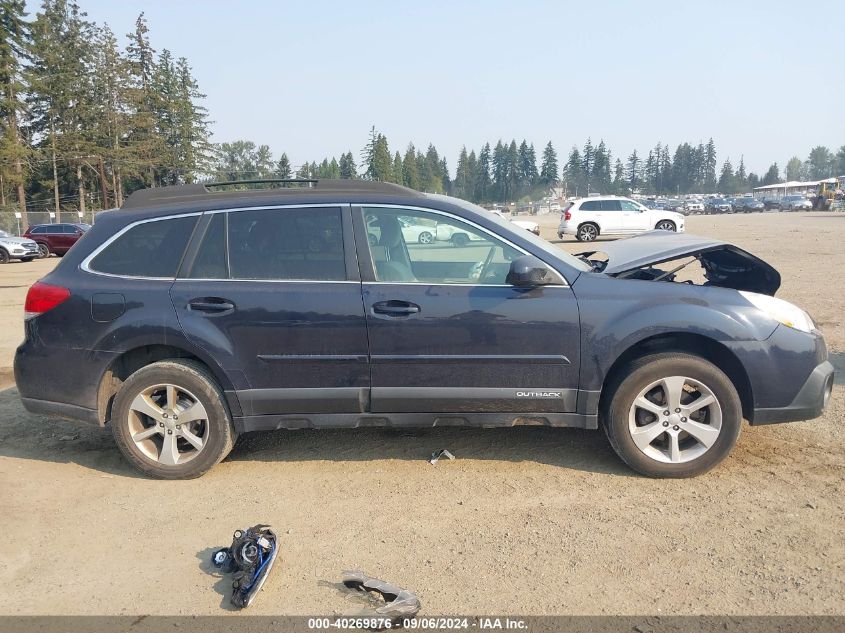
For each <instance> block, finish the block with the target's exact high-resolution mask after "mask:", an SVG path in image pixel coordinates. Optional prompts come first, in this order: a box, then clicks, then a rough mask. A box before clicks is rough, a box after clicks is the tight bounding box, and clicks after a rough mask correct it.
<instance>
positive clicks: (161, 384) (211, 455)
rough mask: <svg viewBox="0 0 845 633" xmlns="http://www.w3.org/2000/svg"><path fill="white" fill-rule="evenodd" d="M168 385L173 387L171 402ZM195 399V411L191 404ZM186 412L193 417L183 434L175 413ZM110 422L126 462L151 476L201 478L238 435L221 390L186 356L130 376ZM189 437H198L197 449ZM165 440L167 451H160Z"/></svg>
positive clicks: (204, 369) (146, 368) (122, 389)
mask: <svg viewBox="0 0 845 633" xmlns="http://www.w3.org/2000/svg"><path fill="white" fill-rule="evenodd" d="M167 385H170V386H175V391H174V393H175V394H176V397H175V398H172V400H170V392H169V390H168V389H167V388H166V386H167ZM143 396H146V397H143ZM171 402H174V403H176V404H175V406H173V405H171V404H170V403H171ZM150 403H152V406H150ZM157 403H158V404H160V405H162V406H157ZM197 403H198V404H199V405H201V408H200V409H194V408H193V407H194V405H196V404H197ZM142 410H145V411H149V412H151V413H156V414H158V413H161V412H163V416H162V417H157V416H156V417H153V416H152V415H149V414H147V413H141V412H140V411H142ZM191 410H192V411H194V412H195V413H194V415H197V417H196V419H194V420H192V421H191V422H189V423H188V424H190V425H191V426H190V432H189V433H187V434H186V430H187V429H185V428H184V424H185V423H184V422H181V423H179V422H178V419H177V418H176V417H175V416H174V412H178V413H179V414H180V415H182V416H183V419H184V416H185V415H189V414H188V413H187V412H188V411H191ZM164 418H167V419H164ZM109 424H110V426H111V429H112V435H113V436H114V440H115V442H116V443H117V446H118V448H119V449H120V452H121V453H123V456H124V457H125V458H126V459H127V461H128V462H129V463H130V464H132V465H133V466H134V467H135V468H137V469H138V470H140V471H141V472H143V473H144V474H146V475H148V476H150V477H154V478H156V479H194V478H196V477H200V476H201V475H204V474H205V473H206V472H207V471H208V470H210V469H211V468H212V467H213V466H214V465H215V464H217V463H218V462H220V461H221V460H223V458H225V457H226V455H228V454H229V452H230V451H231V450H232V447H233V446H234V445H235V440H236V439H237V434H236V433H235V429H234V427H233V426H232V418H231V415H230V414H229V408H228V406H227V405H226V401H225V399H224V397H223V391H222V390H221V389H220V387H219V385H218V384H217V382H216V381H215V380H214V378H213V377H212V376H211V374H210V373H209V372H208V370H207V369H206V368H205V367H204V366H203V365H201V364H200V363H197V362H195V361H191V360H181V359H180V360H176V359H174V360H164V361H159V362H157V363H153V364H151V365H147V366H146V367H143V368H142V369H139V370H138V371H136V372H135V373H134V374H132V375H131V376H129V378H127V379H126V381H125V382H124V383H123V385H121V387H120V391H118V393H117V395H116V396H115V399H114V406H113V407H112V419H111V422H110V423H109ZM165 431H167V433H166V434H165ZM171 431H172V432H171ZM142 434H144V436H143V437H141V438H140V439H139V438H138V436H139V435H142ZM133 436H135V439H133ZM189 437H193V441H197V440H199V441H201V447H200V448H199V449H197V448H196V447H195V445H192V443H193V442H189V441H188V438H189ZM136 440H138V441H137V442H136ZM165 443H167V446H169V447H171V449H172V450H171V451H165ZM165 453H168V454H167V455H165ZM174 453H175V456H174ZM171 462H172V463H171Z"/></svg>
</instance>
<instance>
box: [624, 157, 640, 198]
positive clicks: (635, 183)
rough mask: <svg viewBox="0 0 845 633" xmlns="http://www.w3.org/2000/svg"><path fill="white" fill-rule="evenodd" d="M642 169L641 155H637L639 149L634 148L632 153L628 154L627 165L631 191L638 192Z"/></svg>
mask: <svg viewBox="0 0 845 633" xmlns="http://www.w3.org/2000/svg"><path fill="white" fill-rule="evenodd" d="M640 170H641V165H640V157H639V156H637V150H634V151H633V152H631V155H630V156H628V165H627V167H626V175H627V177H628V188H629V189H630V190H631V193H634V192H636V190H637V188H638V187H639V186H640V178H641V176H640Z"/></svg>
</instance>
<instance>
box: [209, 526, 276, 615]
mask: <svg viewBox="0 0 845 633" xmlns="http://www.w3.org/2000/svg"><path fill="white" fill-rule="evenodd" d="M278 551H279V545H278V540H277V539H276V533H275V532H273V530H271V529H270V526H269V525H260V524H259V525H256V526H254V527H251V528H249V529H248V530H236V531H235V534H234V535H233V538H232V544H231V545H230V546H229V547H227V548H224V549H220V550H217V551H216V552H214V556H212V559H211V562H212V563H213V564H214V566H215V567H217V568H219V569H220V571H222V572H223V573H224V574H230V573H232V574H234V575H233V576H232V600H231V601H232V604H233V605H234V606H236V607H238V608H239V609H243V608H245V607H248V606H249V605H251V604H252V601H253V600H254V599H255V596H256V594H257V593H258V592H259V591H260V590H261V587H262V586H263V585H264V581H265V580H267V575H268V574H269V573H270V570H271V569H272V568H273V563H274V562H275V561H276V555H277V554H278Z"/></svg>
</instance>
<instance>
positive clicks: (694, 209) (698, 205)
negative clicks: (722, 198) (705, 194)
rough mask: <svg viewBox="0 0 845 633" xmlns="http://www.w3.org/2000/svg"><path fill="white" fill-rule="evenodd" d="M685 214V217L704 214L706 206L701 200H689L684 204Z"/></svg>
mask: <svg viewBox="0 0 845 633" xmlns="http://www.w3.org/2000/svg"><path fill="white" fill-rule="evenodd" d="M684 213H685V215H690V214H692V213H704V204H703V203H702V202H701V201H700V200H687V201H686V202H684Z"/></svg>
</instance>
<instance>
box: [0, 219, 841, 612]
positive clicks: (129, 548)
mask: <svg viewBox="0 0 845 633" xmlns="http://www.w3.org/2000/svg"><path fill="white" fill-rule="evenodd" d="M543 221H544V229H543V235H544V237H546V238H549V239H552V238H554V239H556V236H555V231H554V226H553V225H554V224H555V223H556V217H555V218H551V217H550V218H546V219H544V220H543ZM688 229H689V230H690V232H695V233H700V234H704V235H711V236H715V237H720V238H725V239H728V240H732V241H734V242H736V243H737V244H739V245H740V246H743V247H746V248H748V249H749V250H751V251H752V252H754V253H757V254H759V255H761V256H762V257H763V258H764V259H767V260H768V261H769V262H771V263H772V264H773V265H775V267H777V268H778V269H779V270H780V271H781V273H782V275H783V277H784V283H783V288H782V290H781V292H780V293H779V295H780V296H782V297H784V298H786V299H789V300H792V301H794V302H796V303H798V304H799V305H801V306H803V307H805V308H807V309H808V310H809V311H810V312H811V313H812V314H813V316H814V317H815V319H816V322H817V323H819V324H820V325H821V327H822V329H823V330H824V331H825V333H826V335H827V339H828V343H829V346H830V347H831V349H832V350H833V351H834V360H835V362H836V363H837V365H838V366H839V367H841V366H842V359H843V354H842V352H845V319H843V316H842V315H843V313H845V296H843V290H845V287H844V286H845V284H843V276H842V271H843V270H845V249H843V247H842V245H843V243H845V214H842V215H835V216H831V215H827V216H825V215H822V214H812V213H807V214H801V213H795V214H789V215H787V214H762V215H761V214H755V215H748V216H704V217H692V218H690V219H689V220H688ZM563 247H564V248H567V249H568V250H576V249H577V246H576V244H575V243H574V242H567V243H566V244H563ZM54 262H55V260H51V261H37V262H32V263H29V264H18V263H12V264H9V265H7V266H3V267H2V268H0V325H1V327H0V367H9V366H10V364H11V359H12V354H13V351H14V347H15V346H16V345H17V343H18V342H19V340H20V338H21V331H22V328H21V316H22V315H21V312H22V304H23V299H24V296H25V293H26V287H27V286H28V285H29V284H30V283H31V282H32V281H34V280H35V279H36V278H37V277H39V276H40V275H42V274H44V273H45V272H46V271H47V270H48V269H49V268H50V266H52V265H53V263H54ZM68 370H69V371H72V370H73V369H72V368H68ZM3 371H4V372H5V373H0V377H2V378H3V379H4V380H5V384H4V385H3V388H4V389H5V390H4V391H2V393H0V487H2V488H1V489H2V494H0V530H2V532H3V533H4V534H5V538H3V539H2V542H1V543H0V605H2V606H0V613H7V614H9V613H15V614H124V613H128V614H147V613H149V614H218V613H222V612H223V610H224V609H226V608H227V605H228V592H227V582H226V581H225V580H220V579H219V578H215V577H214V576H211V575H209V573H208V570H209V565H208V563H207V561H208V558H209V555H210V553H211V552H212V551H213V549H215V548H217V547H219V546H225V545H228V544H229V541H230V539H231V533H232V531H233V530H234V529H236V528H243V527H247V526H248V525H252V524H254V523H259V522H266V523H271V524H273V525H274V526H275V527H276V528H277V530H278V531H279V534H280V540H281V545H282V550H281V554H280V560H279V562H278V565H277V567H276V568H275V569H274V571H273V573H272V576H271V579H270V580H269V581H268V583H267V585H266V586H265V588H264V590H263V592H262V594H261V595H260V596H259V598H258V599H257V601H256V603H255V605H254V606H253V607H252V608H251V610H250V611H251V613H254V614H282V613H288V614H332V613H338V614H348V613H354V612H356V611H357V610H358V609H359V608H360V606H361V603H359V602H357V601H355V600H353V599H350V598H349V597H348V596H345V595H344V594H341V593H340V592H339V591H338V590H337V589H336V588H335V587H334V586H333V585H331V584H330V583H336V582H337V581H338V579H339V575H340V572H341V570H344V569H354V568H360V569H363V570H365V571H367V572H368V573H370V574H371V575H376V576H379V577H382V578H385V579H388V580H390V581H393V582H396V583H398V584H400V585H402V586H405V587H408V588H410V589H412V590H414V591H416V592H417V593H418V594H419V596H420V598H421V600H422V603H423V609H424V613H425V614H427V615H434V614H445V615H448V614H455V613H464V614H483V613H491V612H495V613H499V614H608V613H623V614H649V613H652V614H656V613H661V614H675V613H677V614H705V613H707V614H726V613H727V614H843V613H845V544H843V539H842V535H843V533H845V502H843V498H845V495H843V493H844V492H845V443H844V442H843V439H845V432H844V431H843V418H845V391H844V390H843V388H842V387H841V386H840V387H838V388H837V390H836V391H835V392H834V397H833V400H832V404H831V407H830V409H829V410H828V412H827V413H826V415H825V416H824V417H823V418H821V419H818V420H815V421H811V422H804V423H795V424H788V425H780V426H769V427H757V428H750V427H746V428H745V429H744V430H743V434H742V436H741V437H740V440H739V444H738V446H737V448H736V449H735V451H734V453H733V455H732V456H731V457H730V458H729V459H728V460H727V461H726V462H725V463H724V464H723V465H722V466H720V467H719V468H717V469H716V470H715V471H713V472H712V473H710V474H708V475H706V476H703V477H699V478H697V479H693V480H685V481H657V480H650V479H645V478H642V477H639V476H636V475H635V474H633V473H632V472H631V471H629V470H627V469H626V468H625V467H623V466H622V465H620V462H619V461H618V460H617V459H616V457H615V456H614V455H613V454H612V452H611V450H610V448H609V447H608V446H607V444H606V443H605V441H604V438H603V436H602V435H601V434H599V433H596V432H589V431H576V430H566V429H543V428H531V427H528V428H516V429H511V430H472V429H449V428H440V429H428V430H421V431H415V432H396V431H390V430H372V429H370V430H360V431H344V432H308V431H297V432H279V433H274V434H264V435H258V436H252V437H246V438H242V441H241V442H240V443H239V445H238V446H237V447H236V448H235V451H234V452H233V453H232V455H231V457H230V458H229V459H228V460H226V461H225V462H224V463H222V464H220V465H218V466H217V467H216V468H215V469H214V470H213V471H212V472H211V473H209V474H208V475H206V476H205V477H203V478H202V479H199V480H195V481H186V482H159V481H150V480H147V479H142V478H140V477H138V476H136V474H135V473H134V472H133V471H132V470H130V469H129V468H128V467H127V466H126V464H125V463H124V462H123V461H122V459H121V457H120V455H119V454H118V452H117V449H116V448H115V446H114V443H113V441H112V439H111V435H110V434H109V432H108V431H105V430H101V429H98V428H92V427H89V426H84V425H78V424H74V423H70V422H63V421H58V420H51V419H46V418H42V417H39V416H33V415H29V414H27V413H26V412H25V411H24V410H23V408H22V407H21V405H20V404H19V401H18V399H17V392H16V391H15V389H14V387H13V385H12V384H11V378H10V375H9V373H8V370H3ZM839 383H840V384H841V380H840V381H839ZM439 448H448V449H449V450H450V451H452V452H453V453H454V454H455V455H456V457H457V460H456V461H452V462H448V461H446V462H443V461H441V462H440V463H439V464H437V465H436V466H431V465H429V464H428V463H427V462H426V461H425V458H426V457H427V456H428V455H429V454H430V453H431V452H432V451H434V450H435V449H439Z"/></svg>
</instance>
